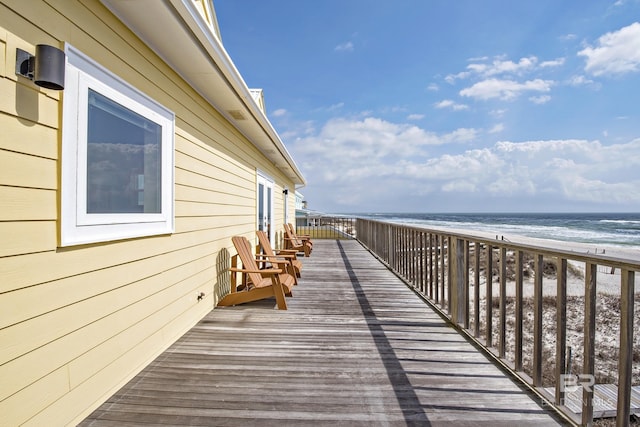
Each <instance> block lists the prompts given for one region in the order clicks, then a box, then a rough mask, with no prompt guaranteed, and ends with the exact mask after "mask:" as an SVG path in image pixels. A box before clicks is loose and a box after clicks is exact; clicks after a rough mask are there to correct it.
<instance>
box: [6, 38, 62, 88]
mask: <svg viewBox="0 0 640 427" xmlns="http://www.w3.org/2000/svg"><path fill="white" fill-rule="evenodd" d="M65 59H66V58H65V54H64V52H63V51H62V50H60V49H58V48H57V47H53V46H49V45H46V44H39V45H37V46H36V54H35V55H31V54H30V53H29V52H26V51H24V50H22V49H16V74H18V75H19V76H23V77H26V78H28V79H29V80H33V82H34V83H35V84H37V85H38V86H41V87H44V88H46V89H53V90H63V89H64V66H65Z"/></svg>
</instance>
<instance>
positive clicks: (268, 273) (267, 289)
mask: <svg viewBox="0 0 640 427" xmlns="http://www.w3.org/2000/svg"><path fill="white" fill-rule="evenodd" d="M231 240H232V241H233V246H235V248H236V251H237V252H238V254H237V256H235V255H234V257H233V258H232V261H231V268H230V271H231V292H230V293H229V294H228V295H226V296H225V297H224V298H222V300H220V302H219V303H218V305H219V306H229V305H238V304H243V303H247V302H251V301H257V300H261V299H265V298H270V297H275V299H276V303H277V305H278V308H279V309H280V310H286V309H287V301H286V299H285V295H288V296H291V295H292V293H291V288H293V286H294V284H295V277H294V276H292V275H291V274H287V273H285V272H284V270H283V269H282V268H269V269H262V270H261V269H260V268H258V263H257V262H256V259H255V257H254V254H253V253H252V251H251V243H249V240H247V238H246V237H242V236H234V237H232V238H231ZM237 258H240V262H241V263H242V268H238V267H237ZM234 264H235V265H234ZM273 264H274V265H277V264H278V265H279V267H280V266H284V263H282V262H281V263H277V261H274V262H273ZM237 273H241V274H242V276H243V278H245V279H244V280H242V284H241V285H239V286H238V283H237V280H236V279H237V276H236V274H237ZM246 279H248V280H246Z"/></svg>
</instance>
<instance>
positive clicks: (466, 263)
mask: <svg viewBox="0 0 640 427" xmlns="http://www.w3.org/2000/svg"><path fill="white" fill-rule="evenodd" d="M463 270H464V282H463V283H464V325H463V326H464V328H465V329H469V241H468V240H466V239H465V241H464V268H463Z"/></svg>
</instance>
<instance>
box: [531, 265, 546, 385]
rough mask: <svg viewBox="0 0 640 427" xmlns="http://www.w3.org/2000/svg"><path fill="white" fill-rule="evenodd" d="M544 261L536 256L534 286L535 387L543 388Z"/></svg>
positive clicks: (533, 376)
mask: <svg viewBox="0 0 640 427" xmlns="http://www.w3.org/2000/svg"><path fill="white" fill-rule="evenodd" d="M543 263H544V259H543V257H542V255H541V254H536V260H535V273H534V274H535V276H534V280H535V282H534V286H533V369H532V371H533V375H532V379H533V386H534V387H540V386H542V271H543V267H544V264H543Z"/></svg>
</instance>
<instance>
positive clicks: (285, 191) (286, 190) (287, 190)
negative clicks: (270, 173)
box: [282, 188, 289, 196]
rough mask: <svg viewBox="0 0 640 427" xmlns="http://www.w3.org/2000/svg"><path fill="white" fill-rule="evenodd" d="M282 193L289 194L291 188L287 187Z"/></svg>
mask: <svg viewBox="0 0 640 427" xmlns="http://www.w3.org/2000/svg"><path fill="white" fill-rule="evenodd" d="M282 194H284V195H285V196H286V195H287V194H289V189H288V188H285V189H284V190H282Z"/></svg>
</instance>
